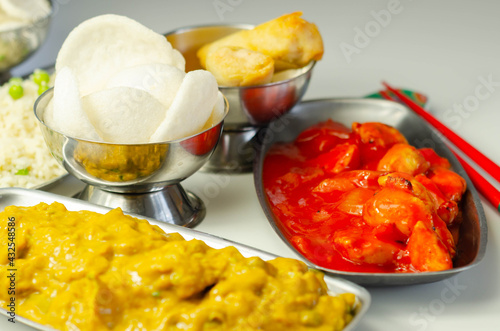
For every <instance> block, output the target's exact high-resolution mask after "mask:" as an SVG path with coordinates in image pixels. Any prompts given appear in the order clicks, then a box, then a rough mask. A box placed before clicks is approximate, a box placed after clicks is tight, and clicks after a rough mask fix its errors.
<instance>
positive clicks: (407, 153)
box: [377, 144, 430, 176]
mask: <svg viewBox="0 0 500 331" xmlns="http://www.w3.org/2000/svg"><path fill="white" fill-rule="evenodd" d="M429 166H430V165H429V162H428V161H427V160H426V159H425V158H424V157H423V156H422V154H420V152H419V151H418V150H417V149H416V148H415V147H413V146H411V145H408V144H395V145H393V146H392V147H391V148H390V149H389V150H388V151H387V153H385V155H384V156H383V157H382V159H381V160H380V161H379V163H378V166H377V170H380V171H400V172H406V173H408V174H410V175H412V176H415V175H417V174H421V173H423V172H425V171H427V169H429Z"/></svg>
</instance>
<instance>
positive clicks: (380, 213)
mask: <svg viewBox="0 0 500 331" xmlns="http://www.w3.org/2000/svg"><path fill="white" fill-rule="evenodd" d="M379 184H380V186H381V190H380V191H378V192H377V194H375V195H374V196H373V197H372V198H371V199H369V200H368V201H367V202H366V204H365V208H364V213H363V219H364V220H365V222H366V223H367V224H369V225H371V226H379V225H382V224H394V225H395V227H396V228H397V229H398V230H399V231H400V232H401V233H402V234H403V235H405V236H406V237H408V238H409V237H410V236H411V235H412V232H413V229H414V227H415V225H416V224H417V223H418V222H422V223H423V224H424V225H425V226H426V227H428V228H430V229H432V230H433V231H434V232H435V233H436V235H437V236H438V237H439V239H440V240H441V241H442V243H443V244H444V245H445V247H446V248H447V250H448V252H449V255H450V257H453V256H455V253H456V249H455V241H454V240H453V236H452V234H451V233H450V231H449V230H448V228H447V227H446V224H445V223H444V222H443V220H441V218H440V217H439V216H438V215H437V213H436V205H437V203H436V201H435V200H434V198H433V197H432V195H430V194H429V193H428V191H427V189H426V188H425V186H424V185H422V184H421V183H420V182H418V181H417V180H416V179H415V178H414V177H413V176H411V175H409V174H405V173H390V174H388V175H385V176H381V177H380V178H379Z"/></svg>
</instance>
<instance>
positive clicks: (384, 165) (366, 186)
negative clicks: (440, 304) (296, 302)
mask: <svg viewBox="0 0 500 331" xmlns="http://www.w3.org/2000/svg"><path fill="white" fill-rule="evenodd" d="M264 186H265V190H266V193H267V197H268V199H269V202H270V204H271V207H272V210H273V212H274V213H275V215H276V216H277V217H278V219H279V223H280V224H279V225H280V228H281V229H282V231H283V233H284V235H285V236H286V237H287V238H288V239H289V240H290V242H291V243H292V244H293V245H294V246H295V247H296V249H297V250H298V251H299V252H301V253H302V254H303V255H304V256H305V257H306V258H308V259H309V260H311V261H312V262H314V263H316V264H318V265H320V266H323V267H327V268H332V269H336V270H345V271H359V272H423V271H440V270H446V269H450V268H453V259H454V258H455V256H456V254H457V253H456V243H457V240H458V226H459V225H460V222H461V213H460V200H461V198H462V195H463V194H464V193H465V190H466V182H465V180H464V179H463V178H462V177H461V176H460V175H458V174H457V173H455V172H454V171H453V170H452V169H451V166H450V163H449V162H448V160H446V159H445V158H442V157H440V156H439V155H438V154H437V153H436V152H435V151H434V150H432V149H430V148H422V149H419V148H416V147H414V146H411V145H409V144H408V141H407V140H406V138H405V137H404V136H403V135H402V134H401V132H399V131H398V130H397V129H395V128H394V127H391V126H388V125H385V124H382V123H377V122H370V123H353V124H352V127H351V129H349V128H347V127H345V126H343V125H342V124H339V123H336V122H333V121H331V120H328V121H325V122H321V123H318V124H317V125H314V126H312V127H310V128H308V129H306V130H304V131H303V132H302V133H301V134H299V136H298V137H297V139H296V140H295V141H294V142H291V143H279V144H276V145H274V146H273V147H272V148H271V149H270V151H269V153H268V155H267V156H266V159H265V162H264Z"/></svg>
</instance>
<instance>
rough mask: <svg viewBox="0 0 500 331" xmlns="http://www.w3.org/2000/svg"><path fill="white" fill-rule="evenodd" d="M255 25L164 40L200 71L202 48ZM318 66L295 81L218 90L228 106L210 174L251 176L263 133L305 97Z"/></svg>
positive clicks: (209, 28) (183, 31)
mask: <svg viewBox="0 0 500 331" xmlns="http://www.w3.org/2000/svg"><path fill="white" fill-rule="evenodd" d="M251 28H253V26H252V25H245V24H233V25H203V26H191V27H185V28H180V29H177V30H174V31H172V32H169V33H167V34H166V35H165V36H166V38H167V40H168V41H169V42H170V43H171V44H172V46H173V47H174V48H176V49H177V50H179V51H180V52H181V53H182V55H184V58H185V59H186V71H190V70H195V69H200V68H201V64H200V61H199V60H198V57H197V55H196V52H197V51H198V49H200V48H201V47H202V46H203V45H205V44H207V43H210V42H212V41H215V40H217V39H219V38H222V37H224V36H227V35H228V34H231V33H234V32H237V31H240V30H242V29H251ZM314 66H315V62H314V61H313V62H311V63H310V64H309V65H307V66H306V67H304V68H302V69H301V71H300V73H299V74H298V75H296V76H294V77H293V78H290V79H286V80H282V81H278V82H275V83H269V84H263V85H255V86H244V87H228V86H219V90H220V91H221V92H222V94H224V96H225V97H226V98H227V100H228V102H229V113H228V115H227V117H226V119H225V120H224V130H223V132H222V137H221V141H220V142H219V145H218V147H217V148H216V150H215V152H214V155H213V156H212V158H211V159H210V160H209V161H208V162H207V164H206V165H205V166H204V167H203V169H202V170H203V171H207V172H224V173H229V174H231V173H247V172H251V171H252V168H253V162H254V159H255V155H256V153H255V148H254V146H255V145H258V144H259V142H258V132H259V130H260V129H262V128H265V127H267V125H268V124H269V123H270V122H271V121H272V120H275V119H277V118H279V117H280V116H282V115H284V114H286V113H288V111H289V110H290V109H292V108H293V107H294V106H295V105H296V104H297V103H298V102H299V101H300V100H301V99H302V97H303V96H304V93H305V92H306V90H307V87H308V85H309V81H310V79H311V75H312V70H313V68H314Z"/></svg>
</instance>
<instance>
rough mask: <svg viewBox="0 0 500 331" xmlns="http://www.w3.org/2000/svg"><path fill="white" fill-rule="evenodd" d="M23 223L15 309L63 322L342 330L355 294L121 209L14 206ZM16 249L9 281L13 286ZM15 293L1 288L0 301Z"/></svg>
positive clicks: (2, 260) (72, 326)
mask: <svg viewBox="0 0 500 331" xmlns="http://www.w3.org/2000/svg"><path fill="white" fill-rule="evenodd" d="M9 218H10V219H11V220H12V218H14V219H15V222H16V225H15V228H16V234H15V235H16V239H15V240H16V254H17V257H16V260H15V265H16V268H17V279H16V303H17V307H16V314H17V315H19V316H24V317H27V318H29V319H31V320H33V321H36V322H38V323H41V324H48V325H50V326H52V327H54V328H57V329H61V330H206V331H208V330H269V331H271V330H272V331H277V330H325V331H326V330H329V331H330V330H341V329H342V328H343V327H344V326H345V325H346V324H347V323H349V321H350V320H351V319H352V317H353V314H354V308H355V297H354V295H353V294H350V293H346V294H340V295H338V296H330V295H328V294H327V287H326V284H325V282H324V280H323V274H322V273H319V272H317V271H314V270H309V269H308V268H307V267H306V265H305V264H304V263H302V262H300V261H296V260H292V259H286V258H277V259H275V260H272V261H267V262H265V261H263V260H261V259H260V258H257V257H251V258H244V257H243V256H242V255H241V254H240V253H239V252H238V251H237V250H236V248H234V247H227V248H223V249H213V248H210V247H208V246H207V245H206V244H205V243H204V242H202V241H200V240H190V241H186V240H184V239H183V238H182V236H181V235H179V234H177V233H171V234H166V233H164V232H163V230H161V229H160V228H159V227H157V226H155V225H151V224H150V223H148V222H147V221H145V220H139V219H135V218H133V217H130V216H127V215H124V214H123V213H122V211H121V210H120V209H115V210H112V211H110V212H109V213H107V214H105V215H101V214H97V213H94V212H89V211H79V212H72V211H67V210H66V208H65V206H64V205H62V204H60V203H53V204H51V205H48V204H45V203H41V204H39V205H37V206H34V207H15V206H11V207H7V208H6V209H5V210H4V211H3V212H1V213H0V220H1V225H0V239H1V242H2V246H3V247H7V245H4V244H5V243H6V242H7V232H8V231H7V223H8V219H9ZM8 262H9V261H8V259H7V254H1V255H0V265H1V268H0V288H2V289H6V288H8V287H9V284H8V282H9V279H8V278H7V269H8ZM8 302H9V295H8V293H7V291H0V305H1V306H2V307H3V308H6V307H7V303H8Z"/></svg>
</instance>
